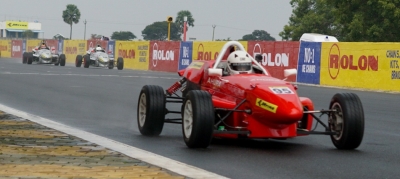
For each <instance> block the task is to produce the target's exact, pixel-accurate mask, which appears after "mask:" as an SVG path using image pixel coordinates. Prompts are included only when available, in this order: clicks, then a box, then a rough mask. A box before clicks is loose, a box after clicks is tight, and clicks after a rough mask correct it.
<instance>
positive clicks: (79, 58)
mask: <svg viewBox="0 0 400 179" xmlns="http://www.w3.org/2000/svg"><path fill="white" fill-rule="evenodd" d="M82 58H83V57H82V55H77V56H76V59H75V67H81V66H82Z"/></svg>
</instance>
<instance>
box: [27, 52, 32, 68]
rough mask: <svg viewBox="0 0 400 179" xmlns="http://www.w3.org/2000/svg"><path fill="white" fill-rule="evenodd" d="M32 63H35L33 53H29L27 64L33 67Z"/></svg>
mask: <svg viewBox="0 0 400 179" xmlns="http://www.w3.org/2000/svg"><path fill="white" fill-rule="evenodd" d="M32 62H33V53H32V52H28V54H27V59H26V63H27V64H28V65H31V64H32Z"/></svg>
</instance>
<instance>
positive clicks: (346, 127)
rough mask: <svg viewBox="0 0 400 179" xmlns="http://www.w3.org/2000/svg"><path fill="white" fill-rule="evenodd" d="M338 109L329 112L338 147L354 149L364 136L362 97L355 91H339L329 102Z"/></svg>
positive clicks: (330, 107) (331, 127)
mask: <svg viewBox="0 0 400 179" xmlns="http://www.w3.org/2000/svg"><path fill="white" fill-rule="evenodd" d="M329 109H331V110H336V111H335V112H332V113H330V114H329V121H328V122H329V129H330V130H331V131H333V132H337V134H335V135H331V140H332V143H333V145H335V147H336V148H337V149H341V150H352V149H355V148H357V147H358V146H360V144H361V141H362V139H363V136H364V109H363V106H362V103H361V100H360V98H359V97H358V96H357V95H356V94H354V93H337V94H335V95H334V96H333V97H332V99H331V102H330V104H329Z"/></svg>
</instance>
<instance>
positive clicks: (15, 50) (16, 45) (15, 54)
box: [11, 40, 22, 58]
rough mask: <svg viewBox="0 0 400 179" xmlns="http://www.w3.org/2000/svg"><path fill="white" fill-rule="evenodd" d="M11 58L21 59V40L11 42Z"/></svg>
mask: <svg viewBox="0 0 400 179" xmlns="http://www.w3.org/2000/svg"><path fill="white" fill-rule="evenodd" d="M11 44H12V45H11V57H12V58H22V40H11Z"/></svg>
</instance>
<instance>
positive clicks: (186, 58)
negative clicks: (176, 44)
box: [178, 41, 193, 70]
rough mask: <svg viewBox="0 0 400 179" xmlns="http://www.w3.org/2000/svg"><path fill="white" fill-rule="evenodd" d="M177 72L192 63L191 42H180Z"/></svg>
mask: <svg viewBox="0 0 400 179" xmlns="http://www.w3.org/2000/svg"><path fill="white" fill-rule="evenodd" d="M180 48H181V49H180V52H179V65H178V70H182V69H185V68H186V67H188V66H189V65H190V63H192V51H193V42H191V41H190V42H181V47H180Z"/></svg>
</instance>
